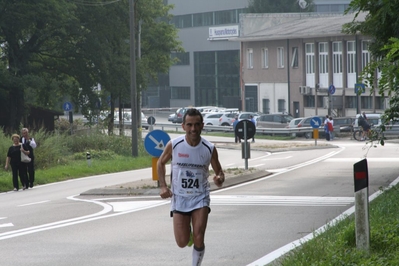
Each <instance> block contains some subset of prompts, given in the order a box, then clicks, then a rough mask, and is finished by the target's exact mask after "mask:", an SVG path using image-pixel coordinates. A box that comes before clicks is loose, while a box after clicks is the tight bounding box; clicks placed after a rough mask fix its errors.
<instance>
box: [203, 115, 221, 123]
mask: <svg viewBox="0 0 399 266" xmlns="http://www.w3.org/2000/svg"><path fill="white" fill-rule="evenodd" d="M222 115H223V113H209V114H205V116H204V125H206V126H218V125H219V118H220V117H221V116H222Z"/></svg>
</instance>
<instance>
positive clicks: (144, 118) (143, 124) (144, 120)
mask: <svg viewBox="0 0 399 266" xmlns="http://www.w3.org/2000/svg"><path fill="white" fill-rule="evenodd" d="M147 120H148V117H147V116H146V115H145V114H144V113H143V112H141V127H142V128H144V129H148V122H147Z"/></svg>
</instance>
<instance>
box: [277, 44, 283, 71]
mask: <svg viewBox="0 0 399 266" xmlns="http://www.w3.org/2000/svg"><path fill="white" fill-rule="evenodd" d="M277 67H278V68H284V48H283V47H278V48H277Z"/></svg>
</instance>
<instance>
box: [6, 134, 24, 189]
mask: <svg viewBox="0 0 399 266" xmlns="http://www.w3.org/2000/svg"><path fill="white" fill-rule="evenodd" d="M11 139H12V142H13V144H12V146H11V147H10V148H8V152H7V158H6V164H5V170H8V166H9V165H10V166H11V170H12V183H13V186H14V191H18V190H19V182H18V175H19V178H20V180H21V183H22V188H23V190H25V189H26V185H25V184H26V167H23V166H22V163H21V152H23V153H25V154H26V155H29V150H24V148H23V145H22V144H21V143H20V142H19V139H20V137H19V135H18V134H13V135H12V136H11Z"/></svg>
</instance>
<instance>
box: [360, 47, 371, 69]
mask: <svg viewBox="0 0 399 266" xmlns="http://www.w3.org/2000/svg"><path fill="white" fill-rule="evenodd" d="M369 46H370V42H369V41H362V70H363V69H364V68H365V67H366V66H367V65H368V64H369V63H370V52H369Z"/></svg>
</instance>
